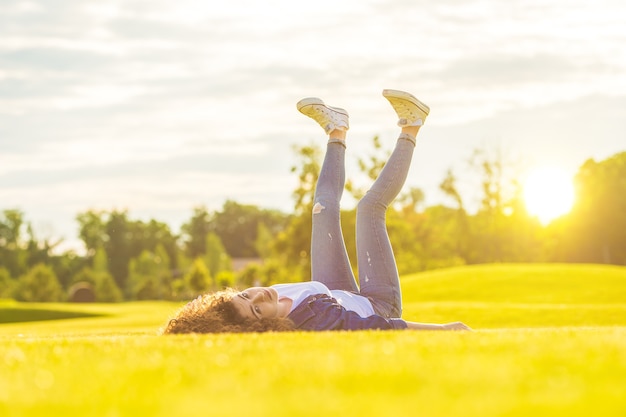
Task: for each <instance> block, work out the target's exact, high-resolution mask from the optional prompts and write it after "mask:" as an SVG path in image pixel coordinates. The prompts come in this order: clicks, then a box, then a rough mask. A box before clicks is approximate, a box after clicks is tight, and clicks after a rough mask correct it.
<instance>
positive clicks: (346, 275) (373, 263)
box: [163, 90, 468, 334]
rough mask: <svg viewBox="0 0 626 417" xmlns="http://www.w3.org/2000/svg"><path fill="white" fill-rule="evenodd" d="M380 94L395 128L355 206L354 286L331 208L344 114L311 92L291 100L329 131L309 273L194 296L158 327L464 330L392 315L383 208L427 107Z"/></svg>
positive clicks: (335, 205) (397, 300) (395, 302)
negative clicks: (304, 277)
mask: <svg viewBox="0 0 626 417" xmlns="http://www.w3.org/2000/svg"><path fill="white" fill-rule="evenodd" d="M383 96H384V97H386V98H387V100H389V102H390V103H391V106H392V107H393V108H394V110H395V111H396V113H397V114H398V117H399V118H400V120H399V122H398V126H400V127H401V128H402V132H401V133H400V136H399V138H398V141H397V143H396V146H395V148H394V150H393V152H392V154H391V156H390V157H389V160H388V161H387V163H386V165H385V167H384V168H383V170H382V171H381V173H380V175H379V177H378V178H377V179H376V181H375V182H374V184H373V185H372V187H371V189H370V190H369V191H368V192H367V194H366V195H365V196H364V197H363V198H362V199H361V200H360V201H359V203H358V206H357V219H356V244H357V257H358V259H357V261H358V271H359V282H360V288H359V286H357V283H356V280H355V278H354V274H353V272H352V269H351V267H350V261H349V259H348V254H347V252H346V248H345V244H344V240H343V236H342V232H341V225H340V211H339V201H340V199H341V195H342V193H343V188H344V182H345V164H344V160H345V150H346V141H345V139H346V131H347V130H348V127H349V125H348V113H347V112H346V111H345V110H343V109H341V108H337V107H330V106H326V105H325V104H324V102H323V101H322V100H320V99H318V98H306V99H303V100H301V101H299V102H298V104H297V108H298V110H299V111H300V112H301V113H303V114H304V115H306V116H308V117H310V118H312V119H313V120H315V121H316V122H317V123H319V124H320V125H321V126H322V128H323V129H324V130H325V131H326V133H327V134H328V135H329V140H328V144H327V147H326V155H325V158H324V163H323V165H322V169H321V172H320V176H319V179H318V182H317V188H316V191H315V200H314V206H313V227H312V237H311V278H312V280H311V281H310V282H301V283H293V284H278V285H273V286H271V287H253V288H248V289H246V290H244V291H240V292H239V291H235V290H233V289H227V290H225V291H218V292H215V293H211V294H205V295H201V296H199V297H198V298H196V299H195V300H193V301H191V302H190V303H188V304H187V305H185V306H184V307H183V308H181V310H180V311H179V312H178V313H177V315H176V317H175V318H173V319H171V320H170V321H169V323H168V324H167V327H166V328H165V329H164V330H163V333H165V334H171V333H221V332H264V331H286V330H362V329H381V330H384V329H406V328H408V329H417V330H468V327H467V326H466V325H465V324H463V323H461V322H454V323H446V324H428V323H415V322H408V321H405V320H402V319H401V318H400V317H401V314H402V296H401V293H400V281H399V277H398V270H397V267H396V262H395V258H394V256H393V252H392V249H391V244H390V242H389V237H388V235H387V228H386V224H385V213H386V211H387V207H388V206H389V204H390V203H391V202H392V201H393V199H394V198H395V197H396V196H397V195H398V193H399V192H400V190H401V188H402V186H403V185H404V182H405V180H406V177H407V174H408V170H409V166H410V164H411V158H412V156H413V149H414V148H415V138H416V136H417V133H418V132H419V129H420V127H421V126H422V124H423V123H424V120H425V119H426V116H427V115H428V112H429V111H430V109H429V108H428V106H426V105H425V104H423V103H422V102H420V101H419V100H417V99H416V98H415V97H413V96H412V95H411V94H408V93H405V92H402V91H397V90H384V91H383Z"/></svg>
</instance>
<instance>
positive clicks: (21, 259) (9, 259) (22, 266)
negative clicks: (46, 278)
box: [0, 210, 28, 277]
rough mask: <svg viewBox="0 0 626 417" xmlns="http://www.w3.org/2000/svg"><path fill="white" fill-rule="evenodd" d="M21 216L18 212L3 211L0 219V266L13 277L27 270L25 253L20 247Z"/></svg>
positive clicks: (22, 218) (22, 222) (22, 219)
mask: <svg viewBox="0 0 626 417" xmlns="http://www.w3.org/2000/svg"><path fill="white" fill-rule="evenodd" d="M23 216H24V215H23V213H22V212H21V211H19V210H4V211H3V212H2V216H1V217H0V265H2V266H4V267H5V268H7V269H8V270H9V272H10V273H11V275H12V276H14V277H15V276H19V275H21V274H23V273H25V272H26V270H27V269H28V267H27V264H26V253H25V252H24V250H23V248H22V247H21V232H22V226H23V224H24V217H23Z"/></svg>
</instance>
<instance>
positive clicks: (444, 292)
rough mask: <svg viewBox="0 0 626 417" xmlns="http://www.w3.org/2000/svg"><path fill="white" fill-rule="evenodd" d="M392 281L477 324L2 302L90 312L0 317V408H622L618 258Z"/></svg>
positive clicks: (60, 411)
mask: <svg viewBox="0 0 626 417" xmlns="http://www.w3.org/2000/svg"><path fill="white" fill-rule="evenodd" d="M403 290H404V296H405V297H404V298H405V317H406V318H407V319H410V320H416V321H452V320H457V319H458V320H462V321H464V322H466V323H468V324H469V325H471V326H472V327H473V328H474V329H475V331H474V332H471V333H439V332H411V331H397V332H372V331H367V332H319V333H282V334H247V335H199V336H198V335H196V336H194V335H189V336H168V337H162V336H157V335H156V331H157V330H158V328H159V327H160V326H161V325H162V324H164V322H165V321H166V319H167V317H168V315H169V314H170V313H171V312H172V311H173V310H174V309H175V308H176V306H177V305H176V304H174V303H163V302H146V303H126V304H120V305H114V304H112V305H104V304H93V305H75V304H38V305H33V304H20V303H1V304H0V311H2V310H3V309H7V308H11V309H12V310H11V311H12V312H14V313H15V314H18V312H17V310H20V309H22V310H31V311H32V310H37V309H45V310H51V311H55V312H57V313H56V314H61V313H63V314H70V313H72V314H92V315H93V314H97V315H98V316H95V317H80V318H67V319H60V320H48V321H40V322H23V323H16V322H14V323H7V324H1V325H0V415H2V416H35V415H42V416H43V415H46V416H48V415H68V416H71V415H76V416H79V415H80V416H136V415H146V416H148V415H149V416H184V415H196V414H200V415H210V416H222V415H228V416H239V415H244V416H248V415H253V416H269V415H272V416H283V415H284V416H301V415H304V416H309V415H311V416H313V415H321V414H324V413H337V414H338V415H348V416H351V415H358V416H370V415H377V416H378V415H384V416H394V415H395V416H404V415H419V416H469V417H472V416H483V417H484V416H529V415H530V416H533V417H536V416H561V415H567V416H590V415H597V416H620V417H621V416H624V415H626V396H624V393H623V392H624V386H625V385H624V383H625V382H626V377H625V375H626V314H625V312H626V297H625V296H624V294H625V293H624V291H625V290H626V268H617V267H602V266H595V265H578V266H571V265H484V266H474V267H466V268H455V269H447V270H441V271H433V272H428V273H422V274H416V275H411V276H407V277H404V278H403ZM29 314H30V313H29ZM70 315H71V314H70Z"/></svg>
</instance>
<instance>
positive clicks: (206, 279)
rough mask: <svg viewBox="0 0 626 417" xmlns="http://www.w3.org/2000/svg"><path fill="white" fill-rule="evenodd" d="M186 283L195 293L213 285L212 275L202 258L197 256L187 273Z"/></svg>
mask: <svg viewBox="0 0 626 417" xmlns="http://www.w3.org/2000/svg"><path fill="white" fill-rule="evenodd" d="M184 280H185V284H186V286H187V288H189V289H190V290H191V291H193V292H194V293H196V294H197V293H201V292H204V291H206V290H208V289H209V288H210V287H211V276H210V275H209V270H208V268H207V267H206V265H205V263H204V261H203V260H202V258H196V259H195V260H194V261H193V264H192V265H191V268H190V269H189V271H188V272H187V274H186V275H185V278H184Z"/></svg>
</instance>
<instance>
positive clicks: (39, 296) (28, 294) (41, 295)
mask: <svg viewBox="0 0 626 417" xmlns="http://www.w3.org/2000/svg"><path fill="white" fill-rule="evenodd" d="M14 295H15V299H16V300H18V301H32V302H47V301H61V299H62V298H63V290H62V288H61V285H60V284H59V281H58V279H57V277H56V275H55V274H54V271H53V270H52V268H50V267H49V266H47V265H44V264H39V265H36V266H34V267H33V268H32V269H30V270H29V271H28V272H27V273H26V274H25V275H23V276H22V277H20V278H19V279H18V283H17V286H16V288H15V293H14Z"/></svg>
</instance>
